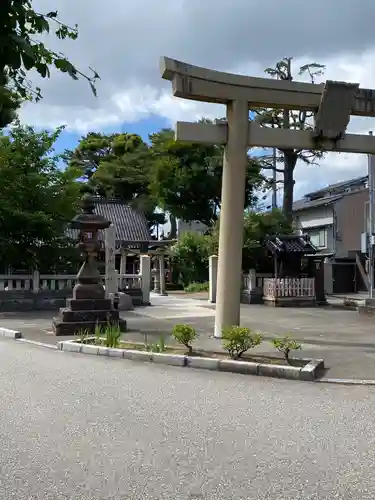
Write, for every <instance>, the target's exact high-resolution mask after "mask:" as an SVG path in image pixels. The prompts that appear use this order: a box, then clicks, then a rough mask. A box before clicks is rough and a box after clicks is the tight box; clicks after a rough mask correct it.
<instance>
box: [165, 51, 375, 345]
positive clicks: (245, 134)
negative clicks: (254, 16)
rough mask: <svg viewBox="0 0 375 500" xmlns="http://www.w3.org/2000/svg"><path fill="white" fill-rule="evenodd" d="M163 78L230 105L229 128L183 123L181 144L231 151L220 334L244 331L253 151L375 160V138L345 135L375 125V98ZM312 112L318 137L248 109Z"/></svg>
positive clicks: (180, 93) (345, 90)
mask: <svg viewBox="0 0 375 500" xmlns="http://www.w3.org/2000/svg"><path fill="white" fill-rule="evenodd" d="M161 75H162V78H164V79H166V80H170V81H171V82H172V88H173V95H174V96H176V97H182V98H184V99H192V100H196V101H204V102H213V103H219V104H225V105H226V107H227V120H226V121H224V122H219V123H216V124H205V123H186V122H178V123H177V126H176V139H178V140H181V141H188V142H196V143H209V144H225V150H224V161H223V184H222V196H221V213H220V236H219V262H218V276H217V299H216V303H217V304H216V317H215V331H214V335H215V336H216V337H221V334H222V329H223V328H224V327H225V326H231V325H239V323H240V293H241V272H242V269H241V267H242V266H241V264H242V245H243V214H244V197H245V179H246V166H247V151H248V149H249V148H251V147H264V148H273V147H275V148H280V149H299V150H304V149H306V150H310V149H312V150H314V149H315V150H324V151H337V152H351V153H368V154H375V137H373V136H368V135H357V134H346V127H347V125H348V123H349V120H350V116H351V115H355V116H370V117H375V90H368V89H361V88H359V84H357V83H347V82H334V81H327V82H326V83H323V84H311V83H301V82H287V81H281V80H273V79H269V78H254V77H248V76H242V75H234V74H231V73H223V72H219V71H213V70H210V69H206V68H201V67H198V66H192V65H190V64H186V63H183V62H181V61H176V60H174V59H170V58H168V57H163V58H161ZM256 108H274V109H291V110H301V111H312V112H314V113H315V127H314V129H313V131H303V130H292V129H271V128H265V127H262V126H261V124H260V123H257V122H254V121H252V122H249V109H256Z"/></svg>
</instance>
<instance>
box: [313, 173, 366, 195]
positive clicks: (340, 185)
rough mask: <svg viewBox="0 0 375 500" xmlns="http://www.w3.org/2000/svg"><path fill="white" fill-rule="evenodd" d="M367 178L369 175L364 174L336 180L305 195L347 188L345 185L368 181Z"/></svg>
mask: <svg viewBox="0 0 375 500" xmlns="http://www.w3.org/2000/svg"><path fill="white" fill-rule="evenodd" d="M367 179H368V176H367V175H362V176H361V177H355V178H354V179H349V180H348V181H340V182H335V183H333V184H328V186H326V187H324V188H322V189H318V190H317V191H313V192H311V193H308V194H306V195H305V196H314V195H315V194H318V193H324V192H325V191H331V190H335V189H338V188H345V187H350V186H355V185H357V184H363V183H365V182H366V181H367Z"/></svg>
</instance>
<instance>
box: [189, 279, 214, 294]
mask: <svg viewBox="0 0 375 500" xmlns="http://www.w3.org/2000/svg"><path fill="white" fill-rule="evenodd" d="M209 288H210V284H209V282H208V281H205V282H204V283H196V282H194V283H190V285H188V286H186V287H185V288H184V290H185V292H188V293H198V292H208V290H209Z"/></svg>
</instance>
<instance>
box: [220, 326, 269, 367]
mask: <svg viewBox="0 0 375 500" xmlns="http://www.w3.org/2000/svg"><path fill="white" fill-rule="evenodd" d="M222 334H223V335H222V338H223V348H224V349H225V350H226V351H228V353H229V356H230V357H231V358H232V359H238V358H240V357H241V356H242V355H243V354H244V353H245V352H246V351H248V350H249V349H252V348H253V347H256V346H258V345H260V344H261V342H262V340H263V338H262V336H261V335H260V334H259V333H255V332H253V331H251V330H250V328H244V327H241V326H229V327H226V328H223V332H222Z"/></svg>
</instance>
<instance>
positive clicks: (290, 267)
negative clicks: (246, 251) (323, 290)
mask: <svg viewBox="0 0 375 500" xmlns="http://www.w3.org/2000/svg"><path fill="white" fill-rule="evenodd" d="M266 248H267V251H269V252H270V253H271V254H272V256H273V259H274V264H275V273H274V277H272V278H265V279H264V281H263V301H264V304H266V305H271V306H284V307H285V306H296V305H315V303H316V300H315V277H314V270H313V267H312V265H311V264H312V261H313V257H314V255H315V253H316V252H317V249H316V247H315V246H314V245H313V244H312V243H311V242H310V238H309V237H308V236H306V235H305V236H300V235H280V236H273V237H270V238H268V239H267V240H266ZM306 258H307V260H308V261H310V262H308V264H310V265H308V269H307V273H304V275H302V265H303V262H302V261H303V259H306Z"/></svg>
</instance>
